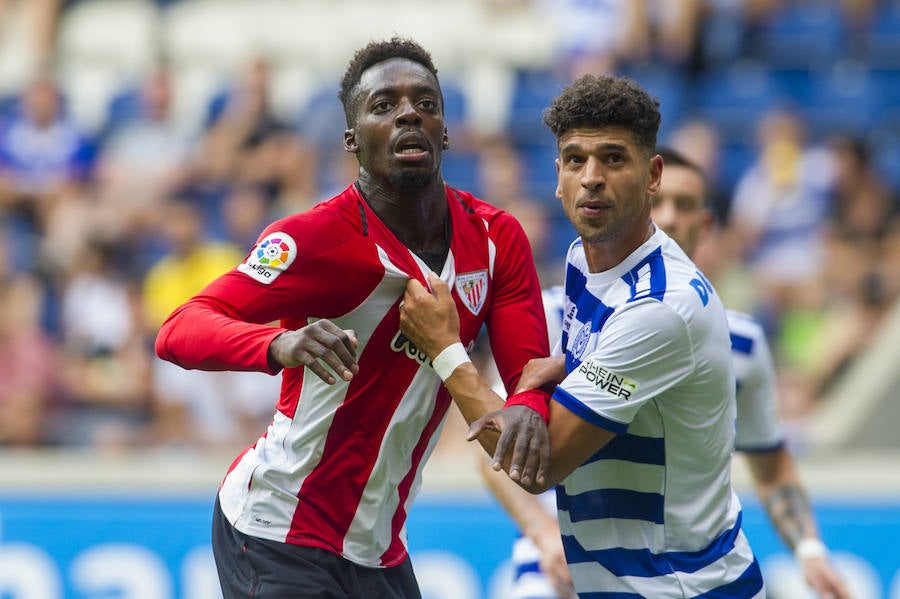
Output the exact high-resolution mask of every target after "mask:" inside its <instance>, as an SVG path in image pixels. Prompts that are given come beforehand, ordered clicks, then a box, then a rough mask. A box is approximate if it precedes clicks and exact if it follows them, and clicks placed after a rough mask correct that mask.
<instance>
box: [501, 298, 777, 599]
mask: <svg viewBox="0 0 900 599" xmlns="http://www.w3.org/2000/svg"><path fill="white" fill-rule="evenodd" d="M565 299H566V297H565V291H564V288H563V287H562V286H561V285H556V286H553V287H550V288H548V289H545V290H544V292H543V300H544V313H545V314H546V316H547V330H548V332H549V333H550V346H551V347H554V345H555V346H556V350H555V353H557V354H558V353H559V352H560V348H559V336H560V334H561V327H562V316H563V310H564V305H565ZM726 316H727V318H728V332H729V335H730V337H731V358H732V364H733V366H734V375H735V386H736V391H737V396H736V397H737V427H736V428H737V432H736V437H735V449H737V450H739V451H746V452H755V451H772V450H775V449H778V448H780V447H782V446H783V445H784V433H783V431H782V428H781V424H780V421H779V419H778V415H777V409H776V405H775V389H774V385H775V368H774V365H773V362H772V354H771V351H770V349H769V345H768V342H767V341H766V337H765V333H764V331H763V328H762V325H760V324H759V322H757V321H756V320H755V319H754V318H753V317H752V316H750V315H748V314H744V313H743V312H737V311H734V310H727V311H726ZM540 499H541V502H542V503H543V504H544V506H545V507H546V508H547V510H548V512H552V513H553V514H555V513H556V491H555V489H551V490H549V491H546V492H545V493H542V494H541V496H540ZM540 557H541V556H540V550H539V549H538V547H537V545H535V544H534V543H533V542H532V541H531V539H529V538H528V537H525V536H520V537H518V538H517V539H516V540H515V542H514V544H513V555H512V563H513V568H514V572H515V582H514V584H513V587H512V592H511V595H510V597H511V599H562V598H560V597H559V595H558V594H557V593H556V592H555V591H554V590H553V587H552V585H551V584H550V582H549V581H548V580H546V577H545V576H544V575H543V574H542V573H541V571H540V567H539V562H540Z"/></svg>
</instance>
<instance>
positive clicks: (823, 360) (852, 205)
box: [793, 137, 900, 396]
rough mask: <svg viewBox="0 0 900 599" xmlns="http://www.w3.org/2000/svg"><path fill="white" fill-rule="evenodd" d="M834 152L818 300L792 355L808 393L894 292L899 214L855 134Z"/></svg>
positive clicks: (860, 339) (862, 339) (865, 334)
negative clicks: (809, 328) (810, 325)
mask: <svg viewBox="0 0 900 599" xmlns="http://www.w3.org/2000/svg"><path fill="white" fill-rule="evenodd" d="M829 148H830V150H831V152H832V155H833V157H834V160H835V168H836V171H835V187H834V202H833V205H832V211H831V214H830V220H829V222H828V235H827V237H826V240H827V258H826V261H825V263H826V265H827V268H826V269H825V273H824V281H825V292H826V297H825V305H824V308H823V310H822V312H821V313H820V314H817V315H816V316H817V318H816V320H815V330H814V332H813V334H812V335H811V338H810V339H809V341H808V343H806V344H804V345H801V346H799V347H797V348H795V351H794V356H793V357H794V360H793V361H794V362H795V363H797V364H798V365H799V366H800V367H801V368H802V369H803V371H804V372H805V374H806V376H807V378H808V379H809V381H810V382H809V386H810V393H811V394H812V395H813V396H818V395H820V394H822V393H823V392H825V391H827V389H828V387H829V385H830V384H831V383H832V382H834V380H835V379H836V377H837V376H839V375H840V374H841V373H842V372H843V371H844V369H845V368H846V367H847V366H848V365H849V364H851V363H852V362H853V360H854V358H855V357H856V356H857V355H859V354H860V353H861V352H862V351H864V350H865V349H866V347H867V344H868V342H869V340H871V338H872V336H873V333H874V331H875V329H876V327H877V326H878V323H879V322H880V320H881V318H882V317H883V316H884V314H885V313H886V312H887V310H888V309H889V308H890V306H891V305H892V304H893V302H894V301H895V300H896V298H897V297H898V296H900V215H898V211H897V206H896V205H895V204H894V201H893V198H892V196H891V193H890V190H889V188H888V186H887V185H886V183H885V181H884V179H883V177H882V176H881V175H880V173H879V172H878V171H877V170H876V169H875V168H874V166H873V164H872V161H871V157H870V156H869V152H868V149H867V148H866V146H865V144H864V143H863V142H862V141H861V140H858V139H853V138H845V137H838V138H834V139H832V140H831V141H830V143H829Z"/></svg>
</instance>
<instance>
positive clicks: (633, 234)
mask: <svg viewBox="0 0 900 599" xmlns="http://www.w3.org/2000/svg"><path fill="white" fill-rule="evenodd" d="M655 231H656V225H654V224H653V223H652V222H648V223H647V224H646V226H641V227H634V228H632V229H630V230H627V231H625V232H624V233H623V234H622V235H621V236H619V237H616V238H614V239H607V240H604V241H596V242H587V241H583V245H584V256H585V259H587V264H588V270H589V271H590V272H592V273H594V272H604V271H607V270H609V269H611V268H614V267H616V266H618V265H619V264H621V263H622V261H623V260H625V258H627V257H628V256H630V255H631V254H632V253H633V252H634V251H635V250H636V249H638V248H639V247H641V246H642V245H644V243H646V241H647V240H648V239H650V238H651V237H652V236H653V233H654V232H655Z"/></svg>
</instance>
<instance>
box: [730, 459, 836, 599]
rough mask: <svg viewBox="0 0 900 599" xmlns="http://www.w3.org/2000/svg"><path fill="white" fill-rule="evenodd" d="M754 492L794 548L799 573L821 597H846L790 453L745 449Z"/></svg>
mask: <svg viewBox="0 0 900 599" xmlns="http://www.w3.org/2000/svg"><path fill="white" fill-rule="evenodd" d="M746 459H747V462H748V464H749V467H750V473H751V475H752V478H753V484H754V487H755V489H756V493H757V495H758V496H759V498H760V500H761V501H762V503H763V505H765V507H766V512H767V513H768V515H769V519H770V520H771V522H772V525H773V526H774V527H775V530H777V531H778V535H779V536H780V537H781V539H782V540H783V541H784V542H785V544H787V546H788V547H790V548H791V550H792V551H793V552H794V554H795V556H796V557H797V560H798V562H799V565H800V567H801V569H802V570H803V576H804V578H805V579H806V582H807V584H809V585H810V586H811V587H812V588H813V589H815V591H816V592H817V593H818V594H819V596H821V597H834V598H835V599H850V595H849V593H848V591H847V588H846V587H845V586H844V583H843V581H842V580H841V578H840V577H839V576H838V574H837V572H835V571H834V568H832V566H831V563H830V562H829V560H828V552H827V549H826V547H825V545H824V543H822V541H821V539H820V538H819V532H818V529H817V526H816V521H815V517H814V516H813V513H812V507H811V505H810V502H809V499H808V497H807V495H806V492H805V491H804V489H803V486H802V484H801V482H800V479H799V476H798V474H797V469H796V467H795V465H794V460H793V459H792V458H791V455H790V453H788V451H787V450H786V449H785V448H783V447H781V448H778V449H775V450H773V451H761V452H753V453H747V454H746Z"/></svg>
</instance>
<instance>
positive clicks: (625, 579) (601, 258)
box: [400, 75, 765, 599]
mask: <svg viewBox="0 0 900 599" xmlns="http://www.w3.org/2000/svg"><path fill="white" fill-rule="evenodd" d="M544 122H545V124H546V125H547V126H548V127H549V128H550V129H551V131H552V132H553V133H554V135H555V137H556V140H557V148H558V152H559V154H558V158H557V159H556V168H557V173H558V184H557V190H556V194H557V196H558V197H559V199H560V200H561V203H562V206H563V209H564V210H565V212H566V215H567V216H568V218H569V219H570V220H571V222H572V224H573V225H574V227H575V230H576V231H577V232H578V235H579V238H578V239H577V240H575V241H574V242H573V243H572V245H571V246H570V248H569V252H568V256H567V259H566V262H567V265H566V284H565V291H566V304H565V315H564V319H563V326H562V337H561V343H560V348H561V349H563V350H564V352H565V353H563V354H559V355H556V356H553V357H549V358H543V359H538V360H532V361H531V362H529V363H528V365H527V366H526V367H525V370H524V371H523V374H522V377H521V379H520V386H519V387H518V388H517V389H516V391H520V390H522V389H534V388H540V387H543V386H545V385H546V386H548V387H552V388H553V389H554V390H553V394H552V401H550V402H549V405H544V406H535V407H536V408H538V409H540V408H541V407H543V408H544V409H545V410H546V411H549V415H548V416H549V417H547V418H545V419H544V421H546V422H547V423H548V424H547V426H548V428H549V432H550V446H551V451H550V455H549V459H547V460H546V461H544V460H543V459H541V463H542V466H541V468H539V469H538V475H537V478H536V479H535V482H534V483H529V482H528V481H526V480H525V479H524V477H522V479H521V480H519V481H518V482H519V484H520V485H522V486H523V487H524V488H525V489H527V490H528V491H530V492H532V493H538V492H541V491H544V490H546V489H549V488H553V487H554V486H556V490H557V505H558V513H559V521H560V530H561V534H562V540H563V544H564V546H565V554H566V560H567V563H568V567H569V571H570V572H571V573H572V581H573V587H574V589H575V591H576V592H577V593H578V594H579V596H581V597H612V596H616V597H653V598H663V597H667V598H699V597H734V598H741V599H750V598H758V597H764V596H765V588H764V584H763V580H762V575H761V572H760V570H759V564H758V562H757V561H756V559H755V557H754V555H753V552H752V550H751V549H750V546H749V543H748V542H747V539H746V536H745V535H744V533H743V532H742V530H741V519H742V518H741V505H740V501H739V500H738V497H737V495H736V494H735V493H734V490H733V489H732V486H731V455H732V451H733V447H734V420H735V416H736V413H735V412H736V409H735V399H734V395H735V385H734V374H733V370H732V365H731V358H730V356H729V354H728V351H727V348H728V345H729V336H728V328H727V325H726V318H725V309H724V307H723V306H722V304H721V301H720V300H719V298H718V296H717V294H716V292H715V290H714V289H713V288H712V286H711V285H710V284H709V283H708V282H707V281H706V280H705V278H704V277H703V275H702V274H701V273H700V272H699V271H698V269H697V267H696V266H695V265H694V264H693V262H691V261H690V259H689V258H688V257H687V256H686V255H685V254H684V252H683V251H682V250H681V248H679V247H678V245H677V244H676V243H675V242H674V241H673V240H672V239H671V238H670V237H669V236H668V235H666V234H665V233H664V232H663V231H662V230H661V229H660V228H659V227H656V226H655V225H654V224H653V222H652V221H651V218H650V210H651V197H652V196H655V195H656V194H657V192H658V190H659V184H660V177H661V174H662V168H663V164H662V158H660V157H659V156H657V155H656V153H655V148H656V135H657V130H658V128H659V122H660V116H659V103H658V102H657V101H656V100H654V99H653V98H651V97H650V96H649V95H648V94H647V93H646V91H644V90H643V89H641V88H640V86H638V85H637V84H636V83H634V82H633V81H630V80H628V79H625V78H616V77H608V76H593V75H585V76H583V77H581V78H579V79H578V80H576V81H575V82H574V83H573V84H571V85H569V86H567V87H566V88H565V89H563V90H562V92H561V93H560V94H559V95H558V96H557V97H556V98H555V99H554V101H553V103H552V104H551V106H550V108H548V109H547V110H546V111H545V113H544ZM429 283H431V286H432V291H431V292H429V290H428V289H426V288H425V287H424V286H423V285H422V284H421V283H420V282H418V281H410V282H409V284H408V285H407V290H406V294H405V295H404V305H403V307H402V308H401V310H400V326H401V330H402V331H403V332H404V333H405V334H407V336H409V337H410V338H411V339H412V340H413V342H414V343H415V344H416V346H417V347H418V348H419V349H421V350H423V351H424V352H425V353H426V354H428V355H429V356H434V357H435V360H436V361H439V360H440V359H441V357H442V356H444V355H445V354H446V353H447V352H452V351H455V350H453V348H454V347H457V348H459V347H461V345H460V343H459V337H458V333H457V331H458V324H457V323H456V320H455V319H456V311H455V310H454V309H453V304H452V299H451V297H450V295H449V290H448V288H447V286H446V285H445V284H443V283H442V282H441V281H440V280H439V279H437V277H435V276H433V275H432V276H430V278H429ZM503 341H504V343H516V342H517V340H516V339H514V338H513V339H505V340H503ZM452 366H453V367H454V369H453V370H452V371H450V370H449V368H448V370H447V376H446V377H443V378H444V384H445V385H446V386H447V388H448V389H449V390H450V392H451V394H452V395H453V398H454V400H455V401H456V403H457V405H459V406H460V407H461V409H462V408H463V407H464V406H466V405H471V404H474V405H476V406H477V405H481V404H483V403H484V402H485V401H486V398H488V397H489V396H490V395H492V393H491V392H489V391H486V390H485V389H486V388H487V384H486V383H485V382H484V380H483V379H482V378H481V377H480V376H479V373H478V371H477V369H476V368H475V367H474V366H473V365H472V364H467V363H465V362H464V361H460V360H454V361H453V362H452ZM519 403H520V402H519ZM519 403H517V404H515V405H514V407H515V408H520V405H519ZM545 414H546V412H545ZM520 417H521V411H520V410H519V409H517V410H516V411H515V412H512V413H509V409H501V410H498V411H495V412H491V413H490V414H488V415H486V416H485V417H482V418H480V419H479V420H477V421H476V422H475V423H473V425H472V426H471V427H470V431H469V438H471V439H476V438H477V439H479V441H481V434H482V433H483V432H485V431H490V432H491V434H492V435H496V432H497V431H502V432H505V431H506V429H508V428H510V427H512V428H513V429H515V426H516V424H517V421H518V419H519V418H520ZM541 424H543V422H542V423H541ZM482 445H484V443H483V442H482ZM507 445H508V444H504V438H503V437H502V436H501V438H500V440H499V441H498V442H497V451H496V452H495V453H494V463H493V467H494V468H497V467H499V466H500V465H502V460H503V458H504V456H505V453H504V452H505V450H506V448H507ZM516 450H517V451H523V452H529V448H528V447H525V446H523V445H522V444H520V443H518V441H517V442H516ZM530 452H531V453H535V451H534V450H531V451H530ZM488 453H489V454H490V453H491V452H490V451H488ZM543 464H546V465H543ZM510 478H512V479H513V480H516V477H515V476H513V472H512V470H510ZM557 485H558V486H557Z"/></svg>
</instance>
